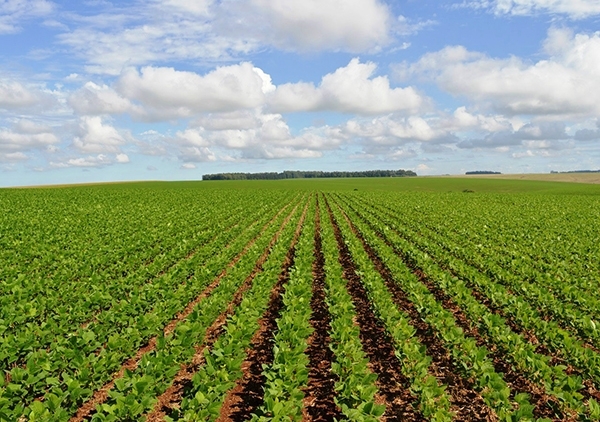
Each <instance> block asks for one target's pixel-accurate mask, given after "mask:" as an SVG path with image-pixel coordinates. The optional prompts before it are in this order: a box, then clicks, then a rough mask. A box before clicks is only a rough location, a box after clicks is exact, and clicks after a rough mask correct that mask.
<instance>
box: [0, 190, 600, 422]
mask: <svg viewBox="0 0 600 422" xmlns="http://www.w3.org/2000/svg"><path fill="white" fill-rule="evenodd" d="M0 207H1V208H2V212H1V213H0V263H1V264H0V289H1V290H2V292H1V295H0V302H1V306H0V336H1V337H0V365H2V371H3V374H2V376H0V420H7V421H26V420H31V421H137V420H148V421H161V420H169V421H171V420H181V421H194V420H202V421H203V420H218V421H228V420H233V421H238V420H253V421H267V420H277V421H284V420H290V421H302V420H304V421H333V420H334V419H335V420H353V421H377V420H383V421H400V420H408V421H423V420H431V421H451V420H460V421H475V420H486V421H526V420H568V421H575V420H582V421H586V420H589V421H592V420H600V252H599V249H598V244H599V240H600V236H599V235H598V229H597V222H598V221H599V220H600V186H597V185H584V184H577V185H575V184H569V183H552V182H538V181H513V180H487V179H472V180H471V179H469V180H467V179H433V178H431V179H428V178H414V179H405V180H397V179H396V180H391V179H382V180H365V179H357V180H351V181H349V180H344V179H340V180H311V181H297V180H294V181H273V182H258V181H245V182H234V181H231V182H201V183H194V182H187V183H171V184H169V183H130V184H115V185H97V186H80V187H61V188H39V189H37V188H36V189H5V190H0Z"/></svg>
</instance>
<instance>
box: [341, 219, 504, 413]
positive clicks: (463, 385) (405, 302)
mask: <svg viewBox="0 0 600 422" xmlns="http://www.w3.org/2000/svg"><path fill="white" fill-rule="evenodd" d="M342 213H343V215H344V218H345V219H346V221H347V222H348V224H349V225H350V227H351V228H352V232H353V233H354V234H355V235H356V236H357V237H358V239H360V241H361V243H362V245H363V248H364V249H365V251H366V252H367V254H368V255H369V258H370V259H371V261H372V262H373V264H374V265H375V268H377V271H378V272H379V274H380V275H381V277H382V278H383V280H384V282H385V285H386V286H387V288H388V290H389V291H390V293H391V294H392V298H393V300H394V303H395V304H396V306H397V307H398V309H400V310H401V311H402V312H404V313H405V315H407V316H408V319H409V322H410V324H411V325H412V326H413V327H415V329H416V335H417V338H418V339H419V341H420V343H421V344H423V345H424V346H425V347H427V354H428V355H429V356H430V357H431V358H432V362H431V365H430V369H429V371H430V373H431V374H432V375H433V376H435V377H436V378H437V379H439V380H441V382H443V383H444V384H445V385H446V386H447V388H448V392H449V393H450V401H451V403H452V407H451V411H453V412H454V413H455V415H456V416H455V420H461V421H475V420H477V421H497V420H498V417H497V416H496V414H495V413H494V412H493V411H492V409H490V408H489V407H488V406H487V405H486V404H485V401H484V400H483V397H481V395H480V394H479V393H478V392H477V391H475V389H474V383H473V382H472V380H468V379H466V378H464V377H463V376H461V375H459V374H460V371H459V368H458V366H457V365H456V362H454V359H453V358H452V355H451V354H450V352H449V351H448V350H447V349H446V348H445V347H444V345H443V343H442V342H441V340H440V339H439V338H438V337H436V336H435V335H434V333H433V331H432V328H431V327H430V326H429V324H428V323H427V322H425V321H424V320H422V319H421V317H420V316H419V312H418V311H417V309H416V307H415V305H414V304H413V303H412V302H411V301H410V300H409V299H408V297H407V295H406V293H405V292H404V291H403V290H402V289H401V288H400V286H398V284H397V283H396V282H395V281H394V276H393V275H392V273H391V271H390V269H389V268H388V267H387V266H386V265H385V264H384V263H383V261H382V260H381V258H379V256H378V255H377V253H376V252H375V250H374V249H373V248H372V247H371V246H370V245H369V244H368V243H367V241H366V239H365V238H364V236H363V235H362V233H361V232H360V230H359V229H358V228H357V227H356V226H355V225H354V224H353V223H352V221H351V220H350V219H349V218H348V216H347V215H346V213H345V212H344V211H343V210H342Z"/></svg>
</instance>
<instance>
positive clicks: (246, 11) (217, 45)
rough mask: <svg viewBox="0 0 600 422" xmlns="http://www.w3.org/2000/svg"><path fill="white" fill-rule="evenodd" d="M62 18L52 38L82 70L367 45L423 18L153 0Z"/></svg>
mask: <svg viewBox="0 0 600 422" xmlns="http://www.w3.org/2000/svg"><path fill="white" fill-rule="evenodd" d="M402 18H403V17H402ZM65 19H66V20H67V21H68V23H69V26H70V27H71V28H74V29H72V30H70V31H69V30H67V31H66V32H65V33H63V34H61V35H60V36H59V37H58V39H59V42H60V43H62V44H63V45H66V46H68V47H70V48H71V49H72V50H73V52H74V53H75V54H77V55H79V56H80V57H82V58H84V59H85V60H86V62H87V66H86V68H85V69H86V71H87V72H90V73H104V74H112V75H118V74H119V73H121V71H122V70H123V69H124V68H127V67H131V66H145V65H148V64H155V65H156V64H160V63H163V64H164V63H168V62H173V61H194V62H198V61H200V62H207V61H208V62H215V61H217V62H224V61H231V60H238V59H239V57H241V56H246V55H248V54H249V53H252V52H256V51H260V50H263V49H264V48H266V47H267V48H268V47H275V48H280V49H285V50H293V51H349V52H355V53H359V52H366V51H369V52H371V51H377V50H380V49H381V48H382V47H383V46H385V45H387V44H389V43H390V42H392V39H393V36H394V35H395V34H401V35H402V34H406V33H407V32H408V33H414V32H415V31H417V30H419V29H420V28H422V27H423V26H427V25H428V24H429V23H427V22H425V23H421V22H409V21H408V20H406V19H404V20H402V19H401V20H400V21H397V22H396V20H395V19H394V18H393V16H392V15H391V14H390V10H389V8H388V6H387V5H386V4H385V3H384V2H383V1H380V0H305V1H302V2H298V1H296V0H251V1H246V2H240V1H237V0H223V1H218V2H217V1H211V0H207V1H193V2H190V1H183V0H168V1H158V0H154V1H149V2H128V3H125V4H115V5H111V6H106V7H105V8H104V12H103V13H98V14H95V15H91V16H85V15H77V14H73V13H71V14H67V15H66V16H65Z"/></svg>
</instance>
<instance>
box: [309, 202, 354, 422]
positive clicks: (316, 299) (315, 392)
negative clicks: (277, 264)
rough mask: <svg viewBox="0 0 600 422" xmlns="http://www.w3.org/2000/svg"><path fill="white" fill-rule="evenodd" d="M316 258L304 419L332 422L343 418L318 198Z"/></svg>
mask: <svg viewBox="0 0 600 422" xmlns="http://www.w3.org/2000/svg"><path fill="white" fill-rule="evenodd" d="M314 242H315V246H314V261H313V266H312V276H313V285H312V297H311V301H310V307H311V309H312V314H311V318H310V324H311V326H312V328H313V330H314V331H313V333H312V335H311V336H310V337H309V338H308V347H307V349H306V354H307V355H308V358H309V367H308V385H307V386H306V388H305V390H304V394H305V396H304V408H303V420H305V421H307V422H333V421H334V420H338V421H339V420H342V419H344V417H343V415H342V412H341V410H340V408H339V407H338V406H337V405H336V404H335V401H334V397H335V383H336V382H337V381H338V377H337V376H336V375H335V374H334V373H333V372H331V363H332V362H333V360H334V354H333V351H332V350H331V349H330V348H329V345H330V344H331V336H330V335H329V333H330V332H331V314H330V313H329V307H328V306H327V303H326V302H325V296H326V292H325V256H324V255H323V243H322V239H321V215H320V211H319V199H318V198H317V209H316V213H315V236H314Z"/></svg>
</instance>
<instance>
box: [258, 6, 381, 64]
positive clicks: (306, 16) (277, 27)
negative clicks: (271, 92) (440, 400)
mask: <svg viewBox="0 0 600 422" xmlns="http://www.w3.org/2000/svg"><path fill="white" fill-rule="evenodd" d="M251 4H252V6H253V7H254V15H255V16H256V17H258V18H259V19H260V20H259V22H261V23H263V25H256V26H255V27H259V28H263V29H262V32H261V33H258V34H257V35H258V36H259V37H262V41H263V42H265V43H269V44H273V45H275V46H276V47H280V48H284V49H294V50H298V49H299V50H306V51H308V50H310V51H314V50H344V51H350V52H362V51H367V50H372V49H376V48H377V47H380V46H382V45H385V44H387V43H388V42H389V40H390V33H389V32H390V27H391V24H392V17H391V14H390V11H389V9H388V7H387V6H386V5H385V4H384V3H382V2H380V1H378V0H305V1H301V2H299V1H296V0H252V1H251ZM253 25H254V23H253Z"/></svg>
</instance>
